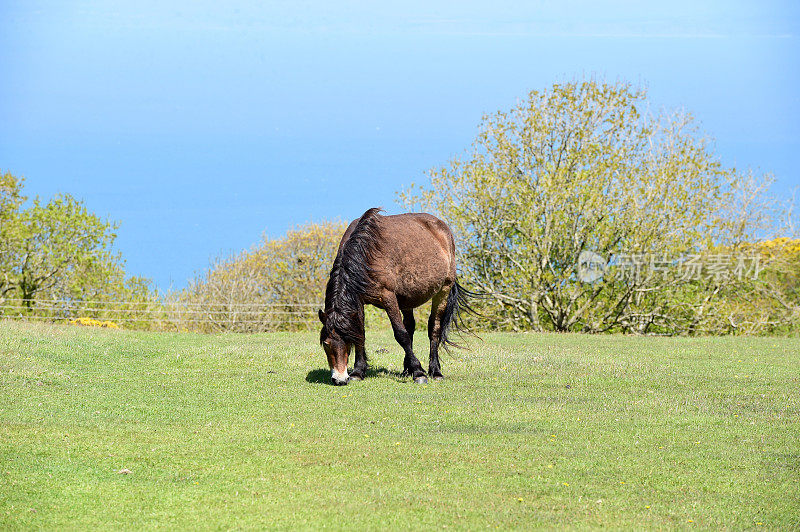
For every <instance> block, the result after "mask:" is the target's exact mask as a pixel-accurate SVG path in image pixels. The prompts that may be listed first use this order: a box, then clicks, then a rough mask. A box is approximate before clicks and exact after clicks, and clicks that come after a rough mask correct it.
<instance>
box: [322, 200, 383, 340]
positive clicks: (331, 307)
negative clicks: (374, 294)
mask: <svg viewBox="0 0 800 532" xmlns="http://www.w3.org/2000/svg"><path fill="white" fill-rule="evenodd" d="M380 212H381V209H379V208H377V207H373V208H372V209H369V210H368V211H367V212H365V213H364V214H363V215H362V216H361V218H359V219H358V222H357V223H356V226H355V228H354V229H353V232H352V233H351V234H350V237H349V238H348V239H347V241H346V242H345V243H344V244H343V245H342V247H341V249H340V250H339V253H338V254H337V255H336V259H335V260H334V261H333V268H332V269H331V276H330V278H329V279H328V285H327V286H326V287H325V328H327V329H328V330H329V331H336V333H337V334H338V335H339V337H340V338H341V339H342V340H344V341H345V342H347V343H350V344H358V343H363V342H364V305H363V303H362V300H361V296H363V295H364V294H365V293H366V292H367V290H369V288H370V286H371V285H372V280H371V279H370V275H369V274H370V271H371V269H370V266H369V265H370V263H371V259H372V257H373V256H374V255H375V253H377V252H378V249H379V246H380V232H379V228H378V219H379V218H380V217H381V215H380V214H379V213H380Z"/></svg>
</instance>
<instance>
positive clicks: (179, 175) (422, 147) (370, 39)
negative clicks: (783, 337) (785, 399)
mask: <svg viewBox="0 0 800 532" xmlns="http://www.w3.org/2000/svg"><path fill="white" fill-rule="evenodd" d="M0 24H2V27H3V30H2V31H1V32H0V76H1V77H0V79H2V83H0V125H2V127H0V169H1V170H8V171H11V172H12V173H14V174H16V175H23V176H25V178H26V189H27V191H28V193H29V194H30V195H39V196H41V197H43V198H48V197H50V196H52V195H53V194H55V193H59V192H68V193H70V194H73V195H74V196H76V197H79V198H81V199H83V200H84V201H85V202H86V204H87V205H88V207H89V208H90V209H91V210H92V211H94V212H96V213H98V214H100V215H102V216H104V217H108V218H110V219H113V220H117V221H119V222H120V223H121V227H120V230H119V238H118V240H117V248H118V249H119V250H120V251H121V252H122V253H123V256H124V257H125V259H126V262H127V268H128V270H129V271H130V272H131V273H134V274H138V275H144V276H147V277H151V278H152V279H154V281H155V282H156V283H157V285H158V286H159V287H160V288H162V289H166V288H169V287H170V286H171V287H173V288H181V287H183V286H184V285H185V284H186V281H187V279H188V278H189V277H191V276H192V274H193V273H194V272H196V271H199V270H202V269H203V268H205V267H206V266H207V265H208V262H209V259H210V258H211V257H213V256H215V255H218V254H220V253H225V252H227V251H231V250H239V249H243V248H246V247H249V246H250V245H252V244H253V243H255V242H257V241H258V240H259V238H260V236H261V235H262V234H264V233H267V234H269V235H271V236H280V235H281V234H282V233H283V232H285V230H286V229H287V228H289V227H291V226H293V225H297V224H301V223H304V222H307V221H320V220H325V219H335V218H340V219H344V220H349V219H351V218H354V217H356V216H358V215H360V214H361V213H362V212H363V211H364V210H366V209H367V208H368V207H372V206H375V205H381V206H384V207H386V208H387V210H389V211H390V212H396V211H397V210H398V207H397V205H396V204H395V203H394V198H395V192H396V191H397V190H399V189H401V188H402V187H403V186H404V185H407V184H409V183H411V182H412V181H416V182H420V181H424V179H425V171H426V170H427V169H428V168H430V167H432V166H435V165H439V164H443V163H446V162H447V161H448V160H449V159H450V158H452V157H453V156H455V155H459V154H461V153H463V152H464V150H465V149H467V148H468V146H469V144H470V142H471V140H472V138H473V137H474V135H475V132H476V127H477V125H478V123H479V121H480V118H481V116H482V115H483V114H484V113H487V112H492V111H495V110H498V109H502V108H508V107H510V106H511V105H513V104H514V102H515V101H516V100H517V99H519V98H522V97H524V96H525V95H526V93H527V91H528V90H530V89H532V88H540V89H541V88H546V87H548V86H550V85H551V84H552V83H554V82H556V81H564V80H569V79H573V78H576V77H577V78H580V77H584V76H594V77H599V78H604V79H607V80H610V81H614V80H617V79H621V80H627V81H632V82H634V83H641V84H645V85H646V86H647V87H648V88H649V94H650V99H651V101H652V103H653V105H654V106H655V107H665V108H684V109H686V110H688V111H690V112H692V113H693V114H694V115H695V116H696V117H697V118H698V120H699V121H700V123H701V125H702V127H703V128H704V129H705V131H707V132H708V133H710V134H711V135H713V136H714V137H715V138H716V140H717V144H716V146H717V151H718V153H719V155H720V156H721V158H722V159H723V161H725V162H726V163H727V164H729V165H736V166H740V167H747V166H751V167H754V168H756V169H758V170H759V171H763V172H771V173H773V174H775V177H776V179H777V181H778V183H777V187H776V190H777V191H778V192H780V193H788V191H789V190H791V189H792V188H793V187H796V186H800V174H799V173H798V168H800V90H798V87H799V86H800V83H798V82H800V40H799V38H800V3H797V2H788V1H787V2H763V1H761V2H755V1H753V2H735V1H725V2H702V1H698V0H694V1H673V2H639V1H618V2H597V1H584V2H571V1H567V2H548V3H544V2H527V3H522V2H506V1H494V2H467V1H460V2H397V3H378V2H341V3H336V2H302V1H301V2H288V1H287V2H237V1H229V2H216V1H196V0H192V1H181V2H167V1H163V0H162V1H147V0H139V1H135V2H122V1H117V2H112V1H93V2H82V1H73V2H52V1H36V0H25V1H19V2H17V1H14V0H1V1H0Z"/></svg>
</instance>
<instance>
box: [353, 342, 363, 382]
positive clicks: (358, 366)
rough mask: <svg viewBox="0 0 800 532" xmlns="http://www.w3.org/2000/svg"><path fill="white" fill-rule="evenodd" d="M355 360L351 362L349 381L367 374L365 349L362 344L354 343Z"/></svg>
mask: <svg viewBox="0 0 800 532" xmlns="http://www.w3.org/2000/svg"><path fill="white" fill-rule="evenodd" d="M355 350H356V361H355V363H354V364H353V371H351V372H350V380H351V381H360V380H363V379H364V377H366V376H367V350H366V349H364V344H361V345H356V346H355Z"/></svg>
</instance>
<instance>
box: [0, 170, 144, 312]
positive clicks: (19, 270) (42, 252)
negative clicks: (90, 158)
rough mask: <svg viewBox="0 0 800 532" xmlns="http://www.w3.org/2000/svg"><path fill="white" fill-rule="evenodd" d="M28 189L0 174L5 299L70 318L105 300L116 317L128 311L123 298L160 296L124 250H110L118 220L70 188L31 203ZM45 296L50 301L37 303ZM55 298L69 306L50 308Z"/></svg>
mask: <svg viewBox="0 0 800 532" xmlns="http://www.w3.org/2000/svg"><path fill="white" fill-rule="evenodd" d="M22 188H23V180H22V179H18V178H16V177H14V176H13V175H11V174H10V173H5V174H3V175H2V177H0V303H3V302H4V303H6V304H9V305H11V307H13V310H18V309H19V307H20V306H21V307H24V308H26V309H27V312H28V314H29V315H30V314H31V313H32V312H34V311H35V312H36V313H37V316H40V317H53V316H55V315H56V314H58V315H60V316H61V317H66V315H67V314H72V313H78V314H87V313H90V314H94V315H98V313H100V311H104V308H105V305H104V304H103V303H102V302H103V301H106V302H109V303H110V302H112V301H113V302H115V305H116V306H117V308H116V309H115V311H114V312H111V315H110V316H109V317H111V318H125V317H126V315H125V313H124V311H125V307H123V308H120V307H119V305H118V304H117V302H120V301H123V302H130V303H131V304H133V303H140V304H141V303H143V302H145V301H146V302H148V304H155V303H157V300H158V294H157V293H156V292H155V291H154V290H152V288H151V286H150V282H149V281H148V280H146V279H142V278H138V277H128V276H127V275H126V274H125V271H124V268H123V262H122V259H121V257H120V255H119V254H118V253H114V252H112V251H111V250H112V246H113V243H114V239H115V237H116V234H115V230H116V225H115V224H113V223H110V222H107V221H104V220H102V219H101V218H99V217H98V216H96V215H95V214H92V213H91V212H89V210H88V209H87V208H86V206H85V205H84V204H83V203H82V202H80V201H78V200H76V199H75V198H73V197H72V196H70V195H67V194H64V195H59V196H56V197H55V198H53V199H52V200H50V201H48V202H47V203H43V202H41V201H40V200H39V199H38V198H34V199H33V200H32V202H31V204H30V205H29V206H27V207H25V202H26V199H27V198H26V197H25V196H24V195H23V194H22ZM44 300H47V301H48V304H47V305H40V306H37V301H39V302H42V301H44ZM52 301H58V302H59V303H60V305H61V306H62V307H63V308H59V309H54V308H52V307H53V305H52V303H51V302H52ZM86 301H91V304H85V303H84V302H86ZM129 306H130V305H129ZM39 307H43V308H39ZM90 309H91V310H90ZM1 312H2V310H0V313H1ZM107 312H110V311H107ZM16 313H18V312H16Z"/></svg>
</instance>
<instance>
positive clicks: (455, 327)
mask: <svg viewBox="0 0 800 532" xmlns="http://www.w3.org/2000/svg"><path fill="white" fill-rule="evenodd" d="M476 297H480V294H477V293H475V292H471V291H469V290H467V289H466V288H464V287H463V286H461V285H460V284H458V280H456V282H455V284H454V285H453V287H452V288H451V289H450V293H449V294H448V295H447V305H446V306H445V309H444V314H442V318H441V320H442V321H441V323H442V340H441V345H442V346H444V348H445V349H448V348H450V347H462V346H461V345H459V344H458V343H456V342H454V341H453V339H452V333H454V332H457V333H465V332H469V331H468V330H467V328H466V326H465V325H464V315H465V314H472V315H475V316H479V314H478V312H477V311H476V310H475V309H473V308H472V306H471V305H470V300H471V299H474V298H476Z"/></svg>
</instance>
